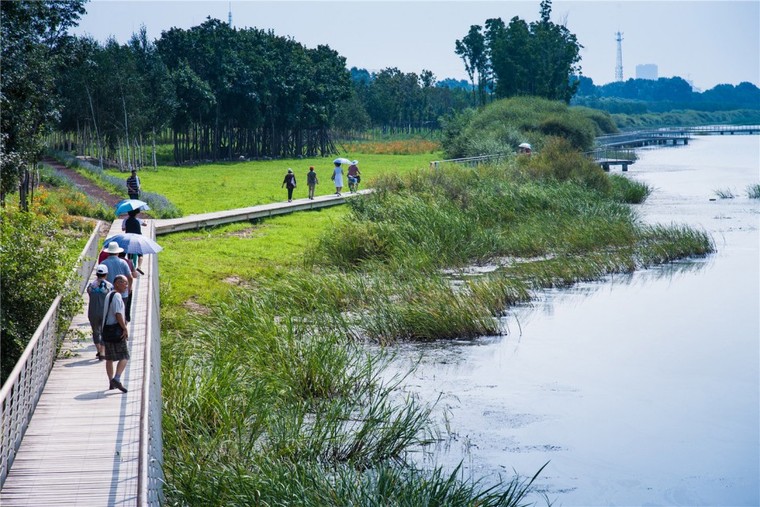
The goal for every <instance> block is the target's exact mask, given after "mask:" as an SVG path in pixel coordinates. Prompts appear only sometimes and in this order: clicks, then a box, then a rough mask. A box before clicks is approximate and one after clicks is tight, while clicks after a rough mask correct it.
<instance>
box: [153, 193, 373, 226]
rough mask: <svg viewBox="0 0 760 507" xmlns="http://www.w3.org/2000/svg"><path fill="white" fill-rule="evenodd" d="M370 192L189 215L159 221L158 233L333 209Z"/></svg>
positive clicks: (322, 196)
mask: <svg viewBox="0 0 760 507" xmlns="http://www.w3.org/2000/svg"><path fill="white" fill-rule="evenodd" d="M347 188H348V187H346V189H347ZM370 191H371V190H359V191H358V192H356V193H355V194H351V193H349V192H348V191H346V192H343V194H342V195H341V196H337V195H335V194H330V195H320V196H316V197H314V200H309V199H294V200H293V202H275V203H271V204H261V205H259V206H251V207H248V208H238V209H231V210H224V211H214V212H211V213H203V214H200V215H188V216H185V217H181V218H169V219H163V220H156V221H155V222H156V234H169V233H171V232H178V231H186V230H190V229H200V228H202V227H213V226H216V225H222V224H228V223H232V222H244V221H247V220H255V219H257V218H266V217H270V216H275V215H283V214H285V213H292V212H294V211H307V210H312V209H319V208H327V207H329V206H336V205H338V204H343V203H345V202H346V199H347V198H348V197H351V196H352V195H359V194H366V193H368V192H370Z"/></svg>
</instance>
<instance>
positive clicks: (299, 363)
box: [162, 290, 530, 506]
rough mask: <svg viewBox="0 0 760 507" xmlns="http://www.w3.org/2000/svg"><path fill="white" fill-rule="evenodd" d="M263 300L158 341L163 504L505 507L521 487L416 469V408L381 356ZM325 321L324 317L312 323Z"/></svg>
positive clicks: (224, 310) (217, 311)
mask: <svg viewBox="0 0 760 507" xmlns="http://www.w3.org/2000/svg"><path fill="white" fill-rule="evenodd" d="M279 298H280V296H279V295H277V294H275V293H273V292H270V291H269V290H263V291H260V292H259V293H257V294H256V295H253V294H245V293H239V294H237V295H236V297H235V298H233V299H232V300H231V302H227V303H220V304H219V305H218V306H216V307H215V308H214V309H213V312H212V315H211V316H209V317H208V318H205V319H203V320H199V321H197V322H194V324H193V328H194V329H193V332H192V333H191V334H189V335H187V336H185V337H183V338H181V339H180V338H179V337H169V338H168V339H166V340H165V342H164V344H163V346H162V361H163V362H164V372H165V374H164V379H163V381H164V399H165V400H166V401H165V406H164V434H165V442H164V447H165V449H166V460H165V472H166V477H167V486H166V494H167V504H169V505H204V506H206V505H314V506H320V505H420V503H419V502H430V501H435V502H440V503H441V504H443V505H462V506H465V505H474V504H478V505H519V504H520V503H521V502H522V499H523V497H524V496H525V494H526V493H527V491H528V488H529V486H530V481H528V482H525V481H520V480H519V479H515V480H513V481H508V482H504V483H502V484H501V485H499V486H497V487H493V488H482V487H479V485H478V484H477V483H473V482H468V481H465V480H462V479H460V478H458V477H457V473H456V471H454V472H453V473H451V474H444V473H443V471H442V470H441V469H437V468H436V469H433V470H429V471H422V470H418V469H416V468H415V467H414V466H413V465H412V464H411V462H409V461H408V459H407V454H408V453H409V452H412V451H414V450H419V449H420V447H421V446H424V445H426V444H427V443H430V442H432V441H433V439H434V438H437V437H436V430H435V428H434V426H433V424H432V419H431V417H430V413H431V409H432V407H430V406H423V405H421V404H420V403H419V402H417V401H416V400H415V399H414V398H409V397H402V396H400V395H399V394H398V393H399V390H398V384H399V382H400V381H401V380H402V378H401V377H394V378H391V379H384V377H383V376H382V375H381V373H382V372H383V368H384V366H385V364H386V361H387V360H388V359H389V356H387V354H386V352H384V351H383V350H381V349H375V350H372V351H368V350H367V349H366V348H364V347H361V346H359V345H358V344H357V343H355V342H353V341H346V340H345V339H342V338H341V337H340V336H338V335H336V334H335V333H332V334H330V333H329V332H326V329H325V327H326V326H325V325H324V324H321V323H322V322H325V321H327V322H334V321H338V320H341V319H342V316H341V315H340V312H338V311H337V310H329V309H328V308H325V307H321V308H318V309H316V311H315V312H314V313H312V314H310V315H309V316H308V317H305V316H304V315H303V314H302V313H301V312H300V308H297V307H289V306H282V305H281V304H280V301H279ZM327 313H331V314H332V315H326V314H327Z"/></svg>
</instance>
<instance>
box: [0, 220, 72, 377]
mask: <svg viewBox="0 0 760 507" xmlns="http://www.w3.org/2000/svg"><path fill="white" fill-rule="evenodd" d="M0 222H2V224H3V226H2V227H1V228H0V240H1V241H0V245H2V246H1V247H0V250H1V252H2V263H0V280H2V284H0V301H2V307H1V308H0V347H2V348H1V349H0V356H1V357H2V362H1V363H0V383H2V382H4V381H5V378H6V376H7V375H8V374H9V373H10V372H11V370H12V369H13V367H14V366H15V364H16V361H18V358H19V357H20V356H21V353H22V352H23V351H24V348H25V347H26V345H27V343H28V342H29V339H30V338H31V337H32V335H33V334H34V331H35V330H36V329H37V326H38V325H39V323H40V321H41V320H42V318H43V317H44V316H45V313H46V312H47V310H48V308H50V305H51V304H52V302H53V300H54V299H55V298H56V296H58V294H63V295H64V298H63V300H62V302H61V310H60V313H59V319H60V320H59V322H63V321H66V320H67V319H70V318H71V317H72V316H73V315H74V314H75V313H76V311H77V310H78V309H79V306H80V305H81V299H80V298H79V297H78V296H79V295H78V293H77V291H76V290H74V289H73V285H71V284H72V282H73V280H74V271H73V269H72V268H73V266H74V263H75V261H76V257H77V255H78V254H79V251H78V248H77V241H76V238H75V237H71V236H69V235H67V234H66V231H62V230H61V221H60V220H58V219H56V218H54V217H46V216H43V215H37V214H34V213H32V212H21V211H11V210H9V209H7V208H0Z"/></svg>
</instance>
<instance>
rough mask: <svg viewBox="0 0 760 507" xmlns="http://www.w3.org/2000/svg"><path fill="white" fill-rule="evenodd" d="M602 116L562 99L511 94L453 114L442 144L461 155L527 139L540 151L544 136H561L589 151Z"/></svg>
mask: <svg viewBox="0 0 760 507" xmlns="http://www.w3.org/2000/svg"><path fill="white" fill-rule="evenodd" d="M604 117H606V115H604V114H603V113H599V112H597V111H592V110H589V109H586V108H570V107H568V106H567V105H566V104H564V103H563V102H557V101H549V100H545V99H540V98H537V97H514V98H511V99H504V100H500V101H497V102H493V103H492V104H489V105H488V106H486V107H485V108H483V109H482V110H480V111H478V112H477V113H475V112H468V113H466V114H464V115H460V116H457V117H454V118H452V119H451V120H450V121H448V122H447V123H446V126H445V130H444V138H443V141H442V145H443V149H444V150H445V151H446V155H447V156H448V157H450V158H460V157H468V156H478V155H489V154H496V153H511V152H513V151H514V150H515V149H516V148H517V145H518V144H520V143H522V142H526V141H527V142H529V143H531V144H532V145H533V147H534V150H536V149H538V150H539V151H540V149H541V146H542V145H543V143H544V142H545V139H546V137H547V136H561V137H564V138H565V139H567V140H568V141H570V143H571V144H572V145H573V147H575V148H576V149H578V150H581V151H588V150H589V149H590V148H591V147H592V146H593V143H594V139H595V136H596V133H597V129H598V128H600V127H599V126H600V125H602V124H603V122H602V118H604Z"/></svg>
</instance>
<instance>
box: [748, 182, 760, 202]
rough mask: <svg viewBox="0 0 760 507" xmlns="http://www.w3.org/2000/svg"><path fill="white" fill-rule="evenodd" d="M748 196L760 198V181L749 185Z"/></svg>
mask: <svg viewBox="0 0 760 507" xmlns="http://www.w3.org/2000/svg"><path fill="white" fill-rule="evenodd" d="M747 197H749V198H750V199H760V183H755V184H754V185H748V186H747Z"/></svg>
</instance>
